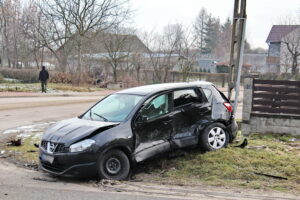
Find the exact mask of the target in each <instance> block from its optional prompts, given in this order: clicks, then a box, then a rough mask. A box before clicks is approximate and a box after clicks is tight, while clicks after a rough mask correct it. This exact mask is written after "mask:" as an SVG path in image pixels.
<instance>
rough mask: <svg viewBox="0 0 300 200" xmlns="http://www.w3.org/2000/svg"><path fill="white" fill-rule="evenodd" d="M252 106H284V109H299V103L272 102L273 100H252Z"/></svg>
mask: <svg viewBox="0 0 300 200" xmlns="http://www.w3.org/2000/svg"><path fill="white" fill-rule="evenodd" d="M254 105H265V106H275V107H278V106H286V107H297V108H299V109H300V102H295V101H290V100H288V101H273V100H268V99H267V100H266V99H254V100H253V106H254Z"/></svg>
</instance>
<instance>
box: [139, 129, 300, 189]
mask: <svg viewBox="0 0 300 200" xmlns="http://www.w3.org/2000/svg"><path fill="white" fill-rule="evenodd" d="M238 137H239V138H241V136H240V135H239V136H238ZM292 138H293V137H290V136H271V135H264V136H262V135H258V134H253V135H251V136H250V137H248V142H249V145H248V147H255V146H256V147H257V146H263V147H265V148H263V149H248V148H244V149H241V148H235V147H234V144H232V145H230V146H229V147H228V148H225V149H221V150H218V151H213V152H207V153H204V154H203V153H201V152H200V151H199V150H189V153H188V155H186V156H184V157H179V158H175V159H171V160H166V159H160V160H155V162H149V163H146V165H144V166H142V167H144V168H146V169H144V171H147V172H148V173H143V172H141V173H139V174H137V178H138V179H145V178H147V179H149V180H152V181H154V182H157V181H158V182H161V183H169V184H170V183H173V184H179V185H187V184H188V185H189V184H203V183H205V184H209V185H215V186H224V187H238V188H239V187H241V188H251V189H273V190H277V191H283V192H288V191H290V192H295V193H298V194H299V193H300V192H299V191H300V141H299V140H296V141H292ZM255 172H258V173H266V174H270V175H276V176H282V177H286V178H288V180H278V179H274V178H270V177H265V176H261V175H256V174H255Z"/></svg>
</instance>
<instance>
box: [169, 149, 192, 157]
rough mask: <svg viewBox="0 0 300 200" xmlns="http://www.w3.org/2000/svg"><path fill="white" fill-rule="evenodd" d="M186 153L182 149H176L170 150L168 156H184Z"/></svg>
mask: <svg viewBox="0 0 300 200" xmlns="http://www.w3.org/2000/svg"><path fill="white" fill-rule="evenodd" d="M187 155H188V153H187V152H185V151H183V150H180V149H179V150H177V151H173V152H170V153H169V155H168V157H169V158H177V157H184V156H187Z"/></svg>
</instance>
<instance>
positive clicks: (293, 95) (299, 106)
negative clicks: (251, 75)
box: [252, 79, 300, 115]
mask: <svg viewBox="0 0 300 200" xmlns="http://www.w3.org/2000/svg"><path fill="white" fill-rule="evenodd" d="M252 112H263V113H281V114H296V115H300V81H277V80H256V79H254V80H253V101H252Z"/></svg>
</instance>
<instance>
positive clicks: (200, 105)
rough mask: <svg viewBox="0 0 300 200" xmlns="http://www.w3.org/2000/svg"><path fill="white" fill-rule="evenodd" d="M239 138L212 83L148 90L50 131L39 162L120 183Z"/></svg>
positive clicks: (102, 104) (118, 96)
mask: <svg viewBox="0 0 300 200" xmlns="http://www.w3.org/2000/svg"><path fill="white" fill-rule="evenodd" d="M236 132H237V124H236V121H235V120H234V116H233V113H232V107H231V105H230V102H229V101H228V99H227V98H226V97H225V96H224V94H223V93H221V92H220V91H219V90H218V89H217V88H216V87H215V86H214V85H213V84H212V83H209V82H203V81H199V82H191V83H168V84H155V85H147V86H141V87H136V88H131V89H126V90H123V91H119V92H116V93H114V94H111V95H109V96H107V97H105V98H103V99H102V100H101V101H99V102H98V103H96V104H95V105H94V106H93V107H91V108H90V109H89V110H87V111H86V112H85V113H84V114H82V115H81V116H79V117H77V118H73V119H68V120H64V121H60V122H58V123H56V124H54V125H52V126H51V127H49V128H48V129H47V130H46V132H45V134H44V135H43V137H42V141H41V145H40V155H39V158H40V164H41V168H42V169H43V170H44V171H46V172H49V173H51V174H54V175H59V176H89V177H95V176H96V177H98V178H100V179H115V180H122V179H126V178H127V177H128V175H129V173H130V170H131V168H132V166H134V164H136V163H139V162H142V161H145V160H146V159H149V158H151V157H153V156H155V155H158V154H160V153H164V152H169V151H173V150H175V149H179V148H185V147H195V146H199V147H200V148H202V149H203V150H204V151H212V150H217V149H220V148H223V147H226V146H227V145H228V143H229V142H232V141H233V139H234V138H235V137H236Z"/></svg>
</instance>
